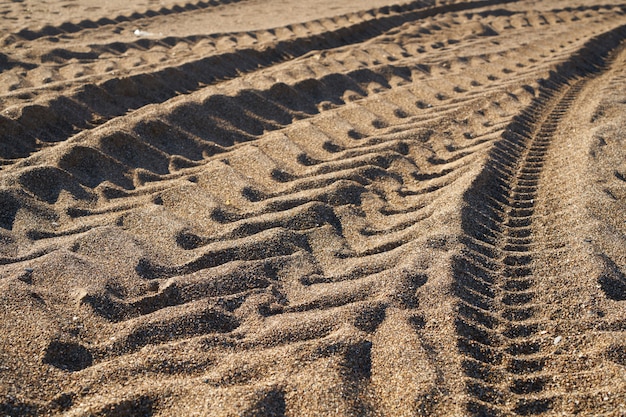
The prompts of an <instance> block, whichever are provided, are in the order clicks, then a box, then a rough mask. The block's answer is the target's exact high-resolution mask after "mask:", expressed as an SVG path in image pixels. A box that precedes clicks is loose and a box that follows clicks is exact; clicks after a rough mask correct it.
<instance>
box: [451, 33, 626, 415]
mask: <svg viewBox="0 0 626 417" xmlns="http://www.w3.org/2000/svg"><path fill="white" fill-rule="evenodd" d="M624 35H626V32H625V27H620V28H617V29H615V30H612V31H609V32H607V33H605V34H603V35H601V36H599V37H597V38H596V39H594V40H593V41H591V42H589V44H588V45H587V46H586V47H585V48H583V50H582V51H581V52H580V53H579V54H578V55H576V56H575V57H574V58H573V59H572V60H571V64H568V65H563V66H561V67H560V68H559V70H557V71H556V72H555V73H553V74H552V76H551V77H550V78H549V79H548V80H547V81H546V82H545V83H544V84H543V85H542V88H541V90H540V94H539V97H538V98H537V99H536V101H534V103H533V104H532V105H531V106H530V107H529V108H527V109H526V110H524V111H523V112H522V113H521V114H520V115H519V116H518V117H516V121H515V122H514V123H513V124H511V125H510V126H509V127H508V128H507V129H506V131H505V133H504V134H503V137H502V139H501V140H500V141H499V142H497V143H496V145H495V147H494V149H493V151H492V152H491V157H490V160H489V162H488V164H487V167H486V168H485V170H484V171H483V173H482V174H481V175H480V176H479V178H478V179H477V181H476V185H475V186H474V187H473V189H470V190H469V191H468V193H467V194H466V196H465V200H466V202H467V204H468V207H466V208H465V209H464V213H463V221H464V225H463V229H464V231H465V233H466V240H465V242H464V243H465V251H464V253H463V255H462V256H459V257H457V258H456V259H455V261H454V263H453V271H454V276H455V292H456V295H457V296H458V297H459V298H460V300H461V302H460V303H459V305H458V317H457V321H456V329H457V333H458V335H459V338H458V347H459V350H460V352H461V354H462V355H463V356H464V359H463V369H464V372H465V375H466V390H467V394H468V396H469V400H468V402H467V406H466V409H467V411H468V412H469V413H471V414H473V415H511V414H513V415H534V414H543V413H546V412H549V411H550V410H551V409H553V408H554V407H555V403H557V402H558V401H560V400H561V397H562V396H563V395H564V394H565V393H564V392H559V391H553V390H552V389H550V388H548V387H550V386H551V382H552V381H553V380H554V379H555V378H556V377H557V375H554V374H551V373H549V372H547V371H546V370H545V369H546V363H547V362H548V361H550V360H551V355H552V352H553V351H554V350H555V345H557V344H558V343H559V342H560V337H557V338H554V340H552V339H551V338H549V336H546V333H547V331H546V329H547V328H548V327H549V326H548V324H549V320H548V319H547V318H546V317H545V315H544V314H543V312H542V310H543V307H542V305H541V304H540V303H539V302H538V301H537V298H536V296H535V287H536V285H537V282H538V280H542V279H545V278H544V277H541V276H537V275H536V272H535V265H534V258H535V256H536V250H537V248H538V247H540V242H535V240H534V234H533V219H534V217H533V216H534V211H535V205H536V198H537V195H538V187H539V179H540V176H541V172H542V168H543V165H544V161H545V156H546V153H547V152H548V150H549V148H550V143H551V141H552V135H553V134H554V132H555V131H556V129H557V126H558V124H559V121H560V120H561V118H562V117H563V116H564V115H565V114H566V113H567V111H568V109H569V107H570V106H571V105H572V103H573V102H574V100H575V99H576V97H577V95H578V94H579V92H580V91H581V89H582V87H583V86H584V84H585V82H586V81H587V80H588V79H589V78H591V77H594V76H596V74H597V73H598V72H599V71H600V70H602V68H603V66H604V65H605V64H604V61H605V60H606V57H607V55H608V54H609V53H610V52H611V51H612V50H613V49H615V48H616V47H617V46H618V44H619V42H621V41H622V40H623V39H624ZM569 394H571V393H569Z"/></svg>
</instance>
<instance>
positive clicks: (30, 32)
mask: <svg viewBox="0 0 626 417" xmlns="http://www.w3.org/2000/svg"><path fill="white" fill-rule="evenodd" d="M240 1H242V0H210V1H197V2H188V3H183V4H181V5H174V6H172V7H169V8H168V7H162V8H160V9H148V10H146V11H144V12H135V13H133V14H131V15H119V16H116V17H113V18H108V17H103V18H101V19H98V20H91V19H85V20H81V21H80V22H77V23H74V22H64V23H62V24H60V25H58V26H53V25H46V26H44V27H42V28H40V29H22V30H20V31H19V32H17V33H15V34H10V35H8V37H12V36H11V35H13V37H17V38H19V39H24V40H28V41H34V40H36V39H40V38H43V37H48V36H58V35H64V34H75V33H79V32H82V31H84V30H90V29H97V28H102V27H105V26H110V25H117V24H119V23H127V22H137V21H140V20H144V19H149V18H153V17H156V16H169V15H171V14H174V13H177V14H180V13H189V12H195V11H198V10H204V9H209V8H213V7H217V6H222V5H227V4H233V3H238V2H240ZM15 41H16V39H13V38H12V39H11V43H13V42H15ZM6 43H7V41H6V39H5V44H6Z"/></svg>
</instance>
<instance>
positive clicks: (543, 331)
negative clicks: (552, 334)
mask: <svg viewBox="0 0 626 417" xmlns="http://www.w3.org/2000/svg"><path fill="white" fill-rule="evenodd" d="M546 333H548V331H547V330H542V331H540V332H539V334H546Z"/></svg>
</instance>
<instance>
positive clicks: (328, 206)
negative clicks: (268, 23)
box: [0, 0, 626, 416]
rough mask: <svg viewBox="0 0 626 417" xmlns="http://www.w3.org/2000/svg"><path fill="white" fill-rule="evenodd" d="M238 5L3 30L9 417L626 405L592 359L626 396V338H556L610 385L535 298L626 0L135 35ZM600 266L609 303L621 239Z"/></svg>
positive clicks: (475, 5)
mask: <svg viewBox="0 0 626 417" xmlns="http://www.w3.org/2000/svg"><path fill="white" fill-rule="evenodd" d="M247 3H254V2H252V1H251V2H236V1H224V2H198V3H186V4H185V5H182V6H167V7H165V8H163V9H160V10H156V9H154V10H153V9H149V10H148V11H145V12H137V13H135V14H129V15H124V16H125V17H124V16H122V17H118V18H115V19H110V20H97V21H96V20H94V21H88V20H84V21H82V22H80V23H72V24H67V23H66V24H59V25H49V26H43V27H42V28H41V29H37V30H26V29H25V30H22V31H14V32H15V33H14V34H13V35H11V36H12V37H11V36H9V37H7V38H5V44H6V45H7V48H8V49H7V51H8V52H7V55H6V57H7V58H6V59H3V57H4V55H0V66H1V69H2V72H0V79H2V80H8V81H11V80H14V81H15V80H17V81H15V83H14V84H12V85H13V87H11V86H8V85H9V84H3V86H1V87H0V89H4V90H2V91H0V100H1V101H0V103H2V105H3V106H4V111H3V112H2V114H1V115H0V144H1V146H0V158H2V163H3V167H2V170H1V171H0V172H1V175H0V204H1V207H0V208H1V210H0V305H3V306H8V307H10V308H5V309H2V310H0V322H2V323H3V324H2V326H3V327H2V329H1V331H2V334H3V336H6V337H2V338H0V412H2V413H4V414H8V415H76V416H87V415H110V416H113V415H220V416H221V415H279V416H281V415H285V416H290V415H294V416H295V415H298V416H300V415H302V416H305V415H346V416H349V415H351V416H357V415H358V416H360V415H372V416H374V415H381V416H382V415H390V416H391V415H393V416H396V415H397V416H404V415H406V416H409V415H464V414H467V413H469V414H474V415H510V414H518V415H527V414H551V413H556V412H559V411H563V410H566V411H567V410H572V408H571V407H570V406H569V405H568V404H569V403H570V402H571V401H573V399H574V398H576V399H577V400H580V401H583V405H582V406H580V407H579V408H578V409H579V410H583V411H590V412H594V411H595V410H603V411H606V410H609V411H610V407H611V406H612V407H614V408H615V409H617V407H619V406H620V405H619V400H618V398H619V394H620V393H621V392H623V389H622V388H621V387H619V384H618V383H615V384H614V385H617V388H616V389H615V393H616V394H617V395H615V396H613V393H611V401H609V402H608V403H603V404H604V405H602V404H601V403H600V402H599V400H598V399H597V398H596V397H594V395H596V394H594V393H595V392H596V391H597V392H602V395H604V393H605V391H606V386H605V385H602V384H600V383H599V382H598V380H597V379H595V378H594V377H593V369H596V370H603V371H607V372H609V374H607V375H608V376H607V377H606V378H609V379H610V381H614V382H615V381H619V380H620V379H619V378H620V370H621V371H623V358H622V356H623V352H624V349H623V343H622V344H620V343H619V341H618V336H616V335H619V334H621V333H620V332H623V322H620V321H619V320H620V319H619V314H614V315H610V316H608V317H607V318H606V319H605V320H604V321H602V320H600V321H594V320H588V321H582V322H581V323H580V324H577V323H575V322H574V321H571V323H570V322H568V323H570V324H568V326H572V328H575V329H577V330H576V331H580V332H581V334H582V336H580V337H581V338H584V337H586V336H587V335H591V334H596V333H598V334H601V338H602V339H601V340H602V341H603V343H606V344H607V346H605V347H603V349H604V350H602V353H601V354H597V355H596V354H595V351H593V350H592V349H591V350H590V349H587V350H584V352H583V353H584V354H585V355H588V357H589V358H590V361H591V360H593V361H594V364H593V366H594V367H595V368H594V367H592V368H585V367H584V366H582V365H579V364H578V362H577V363H573V364H572V363H570V361H568V360H567V359H566V358H565V356H568V355H565V354H563V353H562V352H564V351H563V349H565V348H564V347H563V346H565V344H561V345H559V343H555V337H556V335H557V334H560V333H556V330H555V325H554V323H555V321H554V319H553V317H556V316H558V315H559V314H561V313H560V311H561V310H559V309H558V308H557V307H554V306H553V305H552V304H551V303H550V302H549V300H546V298H545V297H544V296H543V295H542V293H544V292H546V293H549V292H550V291H555V292H556V293H558V294H560V293H559V291H561V290H562V289H561V287H558V288H552V287H551V285H550V282H548V280H546V279H545V276H546V275H554V276H557V275H559V273H557V272H554V271H555V270H556V267H554V268H552V266H551V264H550V261H549V260H550V259H551V257H556V256H561V255H562V253H566V249H564V246H559V244H558V242H559V241H560V240H563V239H564V238H562V237H559V238H556V237H550V235H549V233H544V229H543V228H542V227H543V225H545V230H547V231H552V230H556V231H557V232H558V233H560V231H563V230H565V228H564V226H563V224H562V223H560V222H559V219H558V216H556V215H552V214H541V215H538V214H537V213H538V212H541V213H544V212H548V213H549V212H550V208H551V207H552V206H554V207H557V208H558V209H559V210H560V211H559V213H561V212H565V213H568V211H567V209H564V208H563V207H564V206H567V204H566V203H561V202H554V201H558V200H559V198H560V196H561V194H563V195H564V194H565V193H561V191H560V190H561V189H560V188H559V187H564V188H566V187H567V175H566V174H559V175H556V174H553V172H555V171H556V172H558V170H559V169H560V167H562V166H564V165H567V164H566V162H563V161H562V160H560V159H559V158H558V157H556V156H555V154H556V153H559V152H558V151H555V149H554V146H555V145H554V143H559V144H562V143H564V144H568V141H567V139H564V138H562V136H563V133H562V131H563V129H564V125H566V124H567V123H569V120H571V119H575V118H576V117H575V116H574V115H576V114H578V113H580V112H582V110H580V107H581V106H582V104H581V103H582V102H584V101H585V100H584V99H583V98H584V97H589V95H591V94H592V93H590V91H593V88H595V86H596V85H600V86H603V88H605V89H607V88H609V87H606V85H608V84H604V79H605V78H609V75H610V80H611V81H610V82H611V83H613V84H611V85H614V86H618V87H617V88H615V87H612V88H613V89H619V86H622V85H623V79H622V78H623V74H622V78H620V74H621V73H620V72H619V71H618V70H617V69H616V68H619V66H620V65H619V63H623V58H619V59H618V58H616V55H618V54H617V53H616V52H613V51H618V50H620V48H621V46H620V45H621V43H622V40H623V38H624V36H625V34H624V26H623V25H624V24H625V23H626V20H625V19H626V18H625V13H624V10H623V6H622V5H619V4H616V5H614V4H611V2H605V3H598V4H584V5H579V4H575V5H571V4H570V3H571V2H562V1H559V0H551V1H550V2H548V3H547V4H542V5H533V7H531V6H530V3H527V2H525V1H518V2H510V1H490V0H489V1H474V2H472V1H469V2H445V3H444V2H420V1H417V2H411V3H404V4H397V5H392V4H391V3H390V4H389V6H384V7H375V8H372V7H371V6H370V7H367V8H366V7H364V6H363V5H361V4H360V3H359V4H358V5H356V6H353V11H352V12H350V13H347V14H337V15H336V16H332V17H320V18H317V19H313V20H310V19H308V20H304V21H303V22H301V23H293V22H299V20H298V19H296V18H294V19H293V20H292V21H290V20H285V21H284V22H283V24H282V25H281V26H276V27H274V28H272V29H259V28H258V27H256V28H254V29H250V30H242V31H239V30H232V31H224V32H223V33H222V32H220V33H212V32H211V29H206V30H205V31H204V32H202V33H197V34H191V33H186V32H180V33H179V34H178V35H172V36H161V35H158V34H155V35H154V36H146V37H145V38H142V39H136V38H133V37H130V38H128V37H126V38H124V36H123V34H122V33H123V31H125V30H127V28H128V27H130V26H129V25H134V24H138V23H139V22H143V23H144V24H145V25H149V24H150V22H159V23H163V22H165V23H167V22H170V24H171V25H172V26H175V25H176V24H177V23H179V22H181V19H183V17H184V18H189V19H192V17H193V19H196V20H197V21H203V19H205V20H204V21H208V20H207V19H209V16H214V15H213V14H212V13H213V12H214V11H215V10H219V11H221V12H222V13H226V14H227V13H228V12H230V13H233V14H236V15H238V16H242V17H241V18H242V19H244V20H245V19H246V18H250V17H249V16H247V15H245V13H244V10H245V9H243V8H239V7H240V6H241V7H243V6H245V4H247ZM289 4H290V5H291V6H293V7H296V6H297V4H296V3H293V4H292V3H289ZM377 4H378V3H377ZM533 4H534V3H533ZM535 6H536V7H535ZM285 7H287V6H285ZM342 7H348V6H345V5H343V6H342ZM214 9H215V10H214ZM361 9H364V10H361ZM341 10H342V11H343V10H344V9H341ZM342 13H343V12H342ZM320 16H322V15H321V14H320ZM190 25H191V23H190ZM146 27H149V26H146ZM112 29H114V30H118V33H115V32H113V33H114V34H113V35H111V30H112ZM120 31H121V32H122V33H120ZM105 35H106V36H105ZM107 36H108V37H107ZM81 37H82V38H84V39H83V40H81ZM520 39H523V42H520ZM12 48H13V49H12ZM21 48H24V51H30V52H25V53H22V51H20V49H21ZM34 51H38V52H39V53H38V54H35V53H34ZM3 54H4V52H3ZM620 56H621V55H620ZM609 57H610V58H609ZM609 67H610V68H611V70H610V71H609V70H608V69H607V68H609ZM107 68H108V69H107ZM46 80H47V81H46ZM596 80H602V82H600V81H597V82H596ZM5 86H8V87H6V88H5ZM581 97H583V98H581ZM614 105H615V106H617V104H614ZM607 106H608V105H605V107H606V108H607V109H608V108H609V107H607ZM605 107H598V110H594V111H595V113H594V117H595V118H596V119H598V120H607V118H608V117H609V116H610V114H613V113H610V114H609V112H608V110H607V111H606V113H607V114H609V116H607V115H605V114H604V113H602V111H601V110H602V109H604V108H605ZM576 112H578V113H576ZM585 115H586V113H585ZM585 117H587V116H585ZM583 118H584V117H582V116H581V120H582V119H583ZM587 119H589V117H587ZM611 120H613V119H611ZM590 123H591V122H590ZM559 146H566V145H559ZM597 153H598V154H600V153H601V152H600V151H599V150H598V151H597ZM561 154H562V158H564V159H565V160H567V158H568V157H576V158H579V159H580V158H582V157H581V156H580V155H584V154H585V150H577V151H576V152H573V151H571V152H570V151H563V152H562V153H561ZM605 158H609V156H606V157H605ZM617 159H619V158H617V157H613V159H611V161H612V162H610V164H609V165H610V166H613V165H615V164H617V163H616V162H614V160H617ZM586 163H587V162H584V163H583V162H581V163H580V165H581V166H582V165H584V164H586ZM611 164H612V165H611ZM546 166H547V168H545V169H544V167H546ZM589 166H590V167H592V166H593V164H591V163H590V165H589ZM590 169H593V168H590ZM625 172H626V171H624V170H623V169H622V167H617V168H615V173H614V172H613V171H610V175H611V176H612V177H611V178H613V179H612V180H611V181H612V182H608V183H607V185H606V187H605V188H606V190H607V191H605V192H604V194H605V195H607V196H609V197H610V196H613V197H614V198H613V200H612V201H617V202H618V203H619V202H620V201H621V200H620V199H621V198H622V197H621V196H622V194H620V193H622V188H620V186H621V182H623V178H624V176H625V175H626V174H625ZM546 177H548V179H546ZM552 177H554V178H560V180H559V181H560V182H558V183H557V184H556V185H555V186H554V187H553V188H550V187H551V185H549V184H550V180H549V178H552ZM546 184H548V185H546ZM563 184H564V185H563ZM580 187H582V185H581V186H580ZM607 198H608V197H607ZM571 199H575V197H571ZM616 204H617V203H616ZM619 204H621V203H619ZM590 210H591V209H590ZM594 210H595V211H593V212H594V213H596V212H597V213H598V214H597V216H598V218H600V219H603V218H608V217H610V215H608V214H606V212H605V211H602V210H601V209H594ZM568 215H569V214H568ZM555 216H556V217H555ZM572 216H573V215H572ZM581 216H583V215H582V214H581ZM573 218H574V219H578V218H576V217H575V216H573ZM584 219H586V217H582V218H581V219H578V220H575V221H577V222H580V223H584V221H585V220H584ZM599 221H600V222H601V221H602V220H599ZM611 221H613V220H611ZM618 226H619V225H618ZM614 229H619V227H616V228H614ZM576 233H582V232H576ZM559 236H560V235H559ZM576 236H578V235H576ZM607 236H610V234H609V233H607ZM568 239H570V238H568ZM571 239H573V238H571ZM607 239H609V238H607ZM615 239H617V238H615ZM566 240H567V239H565V240H564V241H566ZM609 240H610V239H609ZM603 244H604V245H605V246H607V247H608V246H609V245H610V243H603ZM611 244H612V243H611ZM614 246H615V247H618V245H617V244H614ZM603 251H604V252H603V253H604V255H602V256H599V258H598V259H602V268H603V269H602V268H601V270H599V271H600V272H598V271H596V269H597V268H596V269H594V268H595V267H594V268H592V267H589V271H591V272H590V274H591V273H593V274H596V275H594V278H593V279H592V281H593V282H594V283H597V284H598V285H599V290H598V292H599V293H600V294H603V295H602V296H603V297H604V298H606V299H608V300H610V302H614V303H617V304H616V305H621V304H619V303H621V302H623V291H622V290H621V288H622V287H620V285H621V284H622V283H623V281H624V279H623V266H622V265H621V264H620V262H621V258H620V255H619V253H620V250H619V249H612V250H608V249H606V250H605V249H603ZM616 254H617V255H616ZM577 259H578V258H577ZM576 262H582V264H584V265H587V263H585V262H584V261H576ZM594 265H595V264H594ZM551 268H552V269H551ZM567 270H568V271H574V272H572V274H576V272H575V271H576V268H575V267H574V266H568V269H567ZM620 274H621V275H620ZM584 291H586V288H585V289H584ZM584 291H583V292H584ZM603 302H604V301H603ZM606 302H608V301H606ZM564 304H565V303H564ZM602 305H604V304H602ZM567 308H570V306H567V305H564V307H563V309H567ZM616 311H621V310H616ZM620 323H621V324H620ZM564 326H565V325H564ZM576 326H578V327H576ZM585 326H587V327H585ZM594 332H595V333H594ZM567 340H568V343H570V342H569V339H567ZM567 346H569V345H567ZM567 352H570V351H567ZM575 352H576V354H578V351H575ZM590 352H591V353H590ZM573 354H574V353H572V355H573ZM555 355H561V356H555ZM555 357H557V358H558V360H555V359H554V358H555ZM585 358H587V356H585ZM620 364H621V365H620ZM577 366H578V368H577ZM620 366H621V368H620ZM564 370H565V371H564ZM459 376H461V377H459ZM566 384H570V385H571V386H573V387H574V388H573V389H572V390H570V391H568V390H567V389H566V388H564V386H565V385H566ZM570 385H568V386H570ZM594 390H595V391H594ZM620 390H621V391H620ZM596 396H597V395H596ZM570 400H571V401H570ZM606 404H610V406H609V405H606ZM568 407H569V408H568Z"/></svg>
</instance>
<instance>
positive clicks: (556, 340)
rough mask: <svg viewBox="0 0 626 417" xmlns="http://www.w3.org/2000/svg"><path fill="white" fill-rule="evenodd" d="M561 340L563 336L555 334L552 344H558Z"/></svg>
mask: <svg viewBox="0 0 626 417" xmlns="http://www.w3.org/2000/svg"><path fill="white" fill-rule="evenodd" d="M561 340H563V337H561V336H557V337H555V338H554V344H555V345H558V344H559V343H561Z"/></svg>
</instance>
